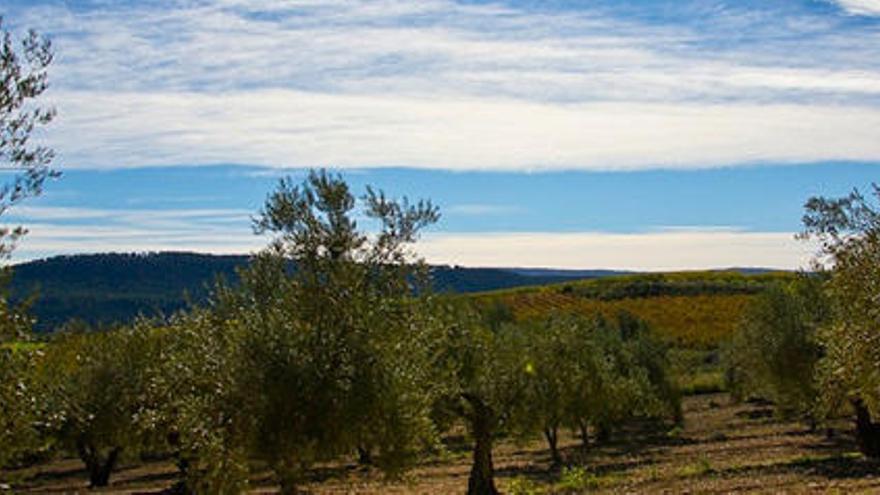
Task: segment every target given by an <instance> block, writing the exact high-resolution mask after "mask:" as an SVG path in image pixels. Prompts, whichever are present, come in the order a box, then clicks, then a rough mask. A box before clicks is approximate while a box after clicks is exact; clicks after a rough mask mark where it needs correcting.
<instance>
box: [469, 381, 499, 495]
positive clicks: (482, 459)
mask: <svg viewBox="0 0 880 495" xmlns="http://www.w3.org/2000/svg"><path fill="white" fill-rule="evenodd" d="M466 400H467V401H468V402H469V403H470V405H471V409H472V410H473V412H472V414H470V415H469V418H468V419H469V420H470V423H471V434H472V435H473V437H474V462H473V465H471V474H470V476H469V477H468V491H467V493H468V495H498V489H497V488H495V466H494V465H493V463H492V435H493V433H494V429H495V428H494V427H495V414H494V412H493V411H492V409H491V408H490V407H489V406H487V405H486V404H485V403H483V401H482V400H480V399H479V398H476V397H466Z"/></svg>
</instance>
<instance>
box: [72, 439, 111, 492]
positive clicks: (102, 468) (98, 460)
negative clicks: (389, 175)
mask: <svg viewBox="0 0 880 495" xmlns="http://www.w3.org/2000/svg"><path fill="white" fill-rule="evenodd" d="M76 450H77V452H78V453H79V457H80V459H82V461H83V463H85V465H86V469H87V470H88V472H89V487H90V488H95V487H101V486H107V485H108V484H110V474H112V473H113V469H114V468H115V467H116V462H117V461H118V460H119V453H120V451H121V450H122V449H120V448H119V447H113V448H111V449H110V452H108V453H107V456H106V457H104V456H102V455H101V451H100V449H99V448H97V447H95V446H94V445H92V444H90V443H89V442H87V441H85V440H78V441H77V442H76Z"/></svg>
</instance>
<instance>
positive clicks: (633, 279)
mask: <svg viewBox="0 0 880 495" xmlns="http://www.w3.org/2000/svg"><path fill="white" fill-rule="evenodd" d="M793 277H794V274H792V273H785V272H769V273H761V274H756V275H748V274H741V273H737V272H676V273H663V274H644V275H625V276H618V277H606V278H600V279H590V280H583V281H577V282H567V283H563V284H555V285H548V286H543V287H525V288H518V289H511V290H502V291H493V292H484V293H480V294H476V295H473V296H471V297H473V298H474V299H475V300H476V302H477V304H479V305H481V306H486V307H488V306H492V305H497V306H503V307H506V308H509V310H510V311H511V312H512V316H513V317H514V319H516V320H518V321H520V320H529V319H537V318H543V317H546V316H547V315H549V314H552V313H574V314H581V315H586V316H591V315H596V314H601V315H603V316H605V317H607V318H614V317H615V316H616V315H618V314H619V313H621V312H628V313H631V314H633V315H635V316H637V317H639V318H641V319H643V320H645V321H647V322H648V323H649V324H650V325H651V327H652V328H654V329H655V331H656V332H657V333H658V334H659V335H661V336H663V337H664V338H666V339H667V340H668V341H670V343H675V344H677V345H682V346H687V347H700V348H705V347H712V346H715V345H717V344H718V342H720V341H721V340H722V339H724V338H725V337H726V336H728V335H730V334H731V333H732V332H733V331H734V329H735V328H736V325H737V322H738V321H739V319H740V316H741V314H742V313H743V311H744V310H745V308H746V307H747V306H748V304H749V302H750V301H751V299H752V298H753V297H754V296H755V295H756V294H758V293H760V292H761V291H762V290H764V289H766V288H767V287H769V286H770V285H772V284H776V283H780V282H786V281H790V280H792V278H793Z"/></svg>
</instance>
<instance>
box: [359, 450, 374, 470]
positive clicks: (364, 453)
mask: <svg viewBox="0 0 880 495" xmlns="http://www.w3.org/2000/svg"><path fill="white" fill-rule="evenodd" d="M357 454H358V464H360V465H361V466H372V465H373V452H372V451H371V449H370V448H369V447H365V446H363V445H358V448H357Z"/></svg>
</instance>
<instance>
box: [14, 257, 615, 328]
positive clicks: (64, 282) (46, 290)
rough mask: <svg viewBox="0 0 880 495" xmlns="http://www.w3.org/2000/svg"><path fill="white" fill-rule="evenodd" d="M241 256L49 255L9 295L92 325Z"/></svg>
mask: <svg viewBox="0 0 880 495" xmlns="http://www.w3.org/2000/svg"><path fill="white" fill-rule="evenodd" d="M247 263H248V257H247V256H243V255H228V256H218V255H208V254H198V253H180V252H165V253H142V254H89V255H73V256H56V257H53V258H48V259H43V260H37V261H32V262H28V263H22V264H20V265H16V266H15V269H14V276H13V279H12V287H11V290H12V296H13V299H22V298H24V297H27V296H28V295H29V294H32V293H34V292H36V293H38V294H39V297H38V298H37V300H36V303H35V305H34V307H33V311H32V313H33V314H34V316H36V318H37V329H38V330H39V331H48V330H51V329H54V328H56V327H58V326H59V325H61V324H63V323H64V322H66V321H68V320H69V319H71V318H76V319H80V320H83V321H86V322H88V323H91V324H114V323H118V322H127V321H131V320H132V319H133V318H135V317H137V316H138V315H145V316H156V315H168V314H172V313H174V312H175V311H178V310H180V309H182V308H184V307H186V306H187V305H188V301H191V302H194V303H198V302H201V301H204V300H205V298H206V297H207V296H208V294H209V291H210V287H211V285H212V283H213V281H214V280H215V279H216V278H217V277H222V278H224V279H226V280H227V281H230V282H233V283H234V282H235V281H236V280H237V278H238V276H237V274H236V270H237V269H238V268H240V267H243V266H246V265H247ZM616 273H620V272H614V271H602V270H598V271H589V270H577V271H568V270H542V269H529V270H517V269H507V268H465V267H451V266H434V267H432V268H431V274H432V279H433V283H434V286H435V289H436V290H438V291H442V292H457V293H469V292H480V291H491V290H497V289H509V288H515V287H521V286H533V285H542V284H548V283H558V282H564V281H570V280H573V279H577V278H585V277H595V276H607V275H611V274H616Z"/></svg>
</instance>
